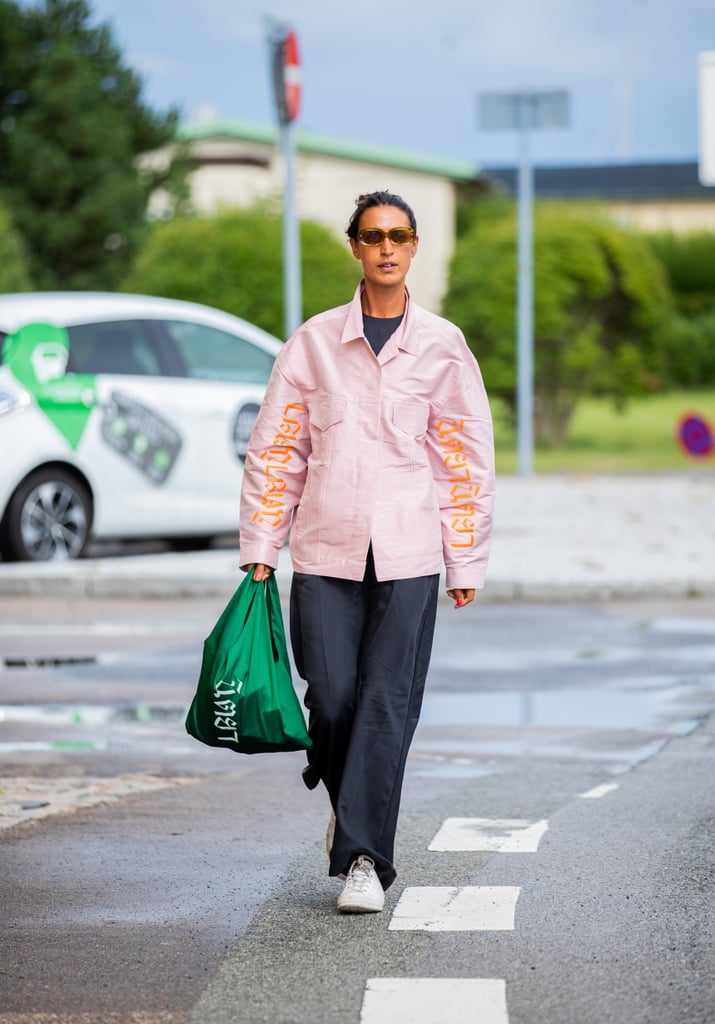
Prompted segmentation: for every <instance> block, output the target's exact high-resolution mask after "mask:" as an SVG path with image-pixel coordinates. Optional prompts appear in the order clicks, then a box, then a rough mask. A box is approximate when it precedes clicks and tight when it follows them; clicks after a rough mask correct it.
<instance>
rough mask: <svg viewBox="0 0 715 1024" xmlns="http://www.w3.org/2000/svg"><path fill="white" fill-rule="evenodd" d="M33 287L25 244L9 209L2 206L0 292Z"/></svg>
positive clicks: (0, 221) (22, 290)
mask: <svg viewBox="0 0 715 1024" xmlns="http://www.w3.org/2000/svg"><path fill="white" fill-rule="evenodd" d="M31 288H32V283H31V281H30V273H29V270H28V261H27V253H26V251H25V245H24V243H23V241H22V238H21V237H20V235H19V234H18V232H17V231H16V230H15V226H14V224H13V223H12V218H11V217H10V213H9V211H8V210H6V209H5V207H3V206H0V292H27V291H30V289H31Z"/></svg>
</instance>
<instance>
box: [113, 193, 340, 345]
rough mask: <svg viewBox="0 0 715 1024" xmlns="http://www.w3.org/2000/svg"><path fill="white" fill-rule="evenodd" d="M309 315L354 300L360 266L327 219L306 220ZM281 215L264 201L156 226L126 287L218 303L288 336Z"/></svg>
mask: <svg viewBox="0 0 715 1024" xmlns="http://www.w3.org/2000/svg"><path fill="white" fill-rule="evenodd" d="M300 234H301V252H302V259H301V264H302V280H303V315H304V317H305V318H307V317H309V316H312V315H313V314H314V313H318V312H320V311H321V310H323V309H328V308H330V307H332V306H336V305H339V304H340V303H343V302H348V301H349V300H350V299H351V298H352V293H353V291H354V290H355V287H356V285H357V281H358V279H359V268H358V267H357V265H356V263H355V260H354V259H353V257H352V256H351V255H350V251H349V249H348V246H347V245H346V244H344V245H341V243H340V241H339V240H338V239H337V238H335V237H334V235H333V234H331V232H330V231H329V230H328V229H327V228H325V227H323V226H322V225H320V224H316V223H313V222H311V221H304V222H303V223H302V224H301V225H300ZM282 280H283V263H282V243H281V220H280V217H279V216H278V215H277V214H274V213H272V212H271V211H270V210H269V209H267V208H265V207H263V206H256V207H252V208H250V209H245V210H232V211H229V212H226V213H222V214H218V215H217V216H215V217H211V218H195V219H182V218H177V219H176V220H173V221H171V222H169V223H166V224H155V225H154V227H153V229H152V232H151V235H150V237H149V238H148V240H147V243H146V245H145V246H144V248H143V249H142V251H141V252H140V253H139V255H138V257H137V259H136V261H135V263H134V265H133V267H132V269H131V272H130V273H129V275H128V276H127V277H126V278H125V280H124V281H123V283H122V288H123V290H124V291H138V292H142V293H146V294H149V295H165V296H167V297H168V298H174V299H188V300H191V301H193V302H204V303H206V304H207V305H210V306H217V307H219V308H220V309H225V310H227V311H228V312H230V313H234V314H235V315H237V316H241V317H243V318H244V319H246V320H250V321H251V322H252V323H255V324H257V325H258V326H259V327H262V328H263V329H264V330H266V331H269V332H270V333H271V334H275V335H277V336H278V337H282V336H283V323H284V317H283V284H282Z"/></svg>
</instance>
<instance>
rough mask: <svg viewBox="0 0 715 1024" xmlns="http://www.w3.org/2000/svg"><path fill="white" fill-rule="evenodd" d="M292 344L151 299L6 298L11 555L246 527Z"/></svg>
mask: <svg viewBox="0 0 715 1024" xmlns="http://www.w3.org/2000/svg"><path fill="white" fill-rule="evenodd" d="M279 349H280V342H279V341H278V340H277V339H276V338H274V337H272V336H271V335H269V334H266V333H265V332H264V331H262V330H260V329H259V328H257V327H255V326H253V325H252V324H249V323H246V322H245V321H243V320H240V319H238V318H237V317H234V316H230V315H229V314H227V313H223V312H220V311H219V310H216V309H211V308H209V307H207V306H200V305H196V304H194V303H189V302H178V301H174V300H170V299H158V298H152V297H148V296H139V295H121V294H106V295H105V294H100V293H90V292H84V293H83V292H57V293H50V292H37V293H27V294H17V295H0V554H2V557H3V558H4V559H6V560H8V559H19V560H31V561H44V560H48V559H59V558H77V557H78V556H79V555H80V554H81V553H82V551H83V549H84V547H85V544H86V542H87V540H88V538H90V537H93V538H95V539H98V540H100V539H101V540H104V539H128V538H149V537H151V538H167V539H171V538H175V539H181V540H184V539H187V538H211V537H214V536H218V535H221V534H226V533H232V532H235V531H236V529H237V522H238V500H239V490H240V485H241V474H242V465H243V463H242V457H243V455H244V454H245V448H246V444H247V442H248V438H249V436H250V433H251V430H252V428H253V423H254V421H255V418H256V414H257V412H258V408H259V405H260V403H261V401H262V399H263V393H264V391H265V385H266V383H267V381H268V377H269V375H270V372H271V369H272V366H273V361H274V359H275V357H276V354H277V353H278V351H279Z"/></svg>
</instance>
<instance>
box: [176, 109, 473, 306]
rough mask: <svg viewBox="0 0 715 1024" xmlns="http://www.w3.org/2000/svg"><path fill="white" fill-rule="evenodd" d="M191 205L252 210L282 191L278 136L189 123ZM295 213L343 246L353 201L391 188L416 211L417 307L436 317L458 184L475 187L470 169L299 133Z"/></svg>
mask: <svg viewBox="0 0 715 1024" xmlns="http://www.w3.org/2000/svg"><path fill="white" fill-rule="evenodd" d="M179 134H180V139H181V141H182V142H184V143H185V144H186V145H187V146H188V150H189V162H190V167H191V172H190V175H189V183H190V187H191V202H192V205H193V207H194V209H196V210H197V211H198V212H200V213H207V214H211V213H215V212H216V211H218V210H220V209H225V208H229V207H236V206H239V207H240V206H248V205H251V204H252V203H254V202H255V201H256V200H258V199H271V198H275V200H276V202H277V203H280V201H281V197H282V193H283V181H284V168H283V159H282V155H281V152H280V148H279V146H278V131H277V129H276V128H274V127H260V126H255V125H248V124H244V123H241V122H236V121H215V122H212V123H206V124H203V123H200V124H193V125H187V126H185V127H183V128H182V129H181V130H180V133H179ZM294 137H295V147H296V159H295V179H296V181H295V190H296V208H297V213H298V217H299V218H300V219H301V220H315V221H318V222H320V223H322V224H325V225H326V226H327V227H329V228H330V229H331V230H333V231H334V232H335V234H336V235H337V237H338V238H341V239H343V240H345V244H346V245H347V236H346V235H345V229H346V227H347V223H348V220H349V218H350V214H351V213H352V211H353V209H354V206H355V199H356V197H357V196H358V195H360V194H361V193H364V192H373V191H376V190H378V189H389V190H390V191H391V192H396V193H398V194H399V195H401V196H403V197H404V199H405V200H406V201H407V202H408V203H409V204H410V206H411V207H412V208H413V209H414V211H415V215H416V217H417V226H418V232H419V236H420V249H419V252H418V254H417V256H416V257H415V260H414V263H413V264H412V268H411V270H410V277H409V282H408V283H409V287H410V291H411V293H412V295H413V296H414V298H415V301H416V302H418V303H420V305H423V306H426V307H427V308H429V309H432V310H434V311H435V312H438V311H439V307H440V301H441V299H442V296H443V294H444V292H445V289H446V285H447V275H448V270H449V261H450V258H451V255H452V249H453V246H454V240H455V228H456V224H455V220H456V201H457V186H458V185H459V184H460V183H462V182H470V181H474V180H475V179H476V177H477V170H476V168H475V167H473V166H472V165H471V164H468V163H463V162H459V161H453V160H443V159H438V158H430V157H424V156H416V155H414V154H411V153H402V152H398V151H395V150H387V149H377V148H375V147H371V146H362V145H359V144H358V143H350V142H340V141H336V140H334V139H326V138H321V137H318V136H315V135H311V134H310V133H308V132H303V131H300V130H295V132H294Z"/></svg>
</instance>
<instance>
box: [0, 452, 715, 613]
mask: <svg viewBox="0 0 715 1024" xmlns="http://www.w3.org/2000/svg"><path fill="white" fill-rule="evenodd" d="M290 572H291V569H290V558H289V555H288V551H287V550H284V551H283V552H282V554H281V564H280V566H279V569H278V573H277V578H278V583H279V587H280V588H281V591H282V592H283V593H284V594H285V593H287V588H288V584H289V581H290ZM239 579H240V571H239V569H238V562H237V552H236V550H235V549H234V550H230V549H229V550H211V551H199V552H187V553H182V554H175V553H166V554H151V555H131V556H127V557H111V558H109V557H107V558H88V559H82V560H81V561H79V562H65V563H57V562H54V563H47V564H27V563H25V564H9V563H8V564H0V597H9V596H21V595H37V596H40V595H41V596H45V597H49V596H57V597H124V598H127V597H129V598H131V597H137V598H141V597H161V598H167V597H176V598H181V597H184V596H188V595H191V596H195V597H209V596H217V595H226V596H228V595H229V594H230V593H232V591H233V589H234V588H235V586H236V584H237V581H238V580H239ZM698 596H707V597H713V596H715V473H712V472H710V473H706V472H702V471H701V472H695V471H693V472H691V473H683V474H668V475H662V476H660V475H658V476H637V477H636V476H584V477H571V476H569V477H567V476H538V477H530V478H528V479H521V478H518V477H506V476H505V477H501V478H500V479H499V480H498V483H497V505H496V518H495V532H494V543H493V548H492V557H491V561H490V565H489V571H488V574H487V585H486V587H485V589H484V591H483V594H482V596H481V598H480V599H481V600H482V601H484V602H490V601H493V602H496V601H521V600H523V601H547V600H550V601H555V600H589V601H592V600H607V599H612V598H655V597H668V598H681V597H698Z"/></svg>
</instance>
